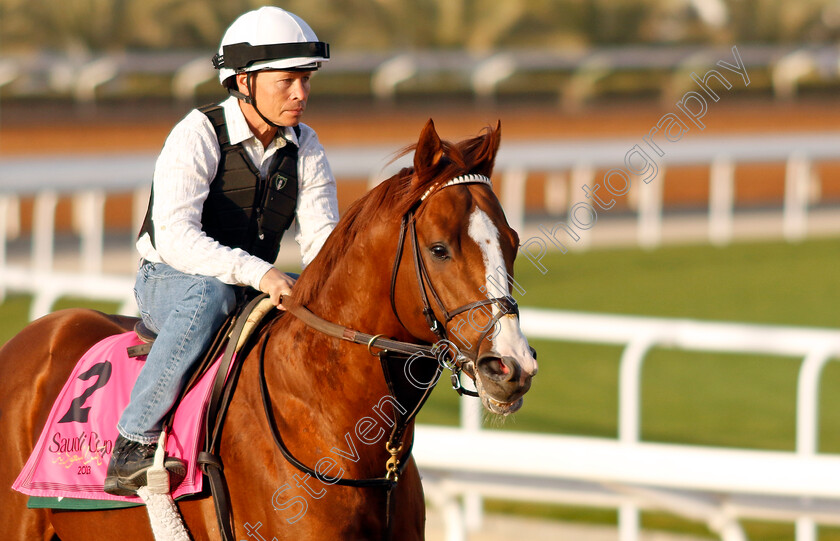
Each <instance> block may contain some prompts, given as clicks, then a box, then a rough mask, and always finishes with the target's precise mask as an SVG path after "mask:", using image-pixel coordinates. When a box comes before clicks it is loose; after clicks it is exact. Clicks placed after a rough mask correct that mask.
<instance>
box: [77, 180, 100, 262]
mask: <svg viewBox="0 0 840 541" xmlns="http://www.w3.org/2000/svg"><path fill="white" fill-rule="evenodd" d="M73 203H74V205H73V206H74V208H73V219H74V221H75V223H76V227H77V228H78V230H79V234H80V235H81V237H82V247H81V256H82V273H83V274H95V273H101V272H102V261H103V258H104V251H105V192H103V191H102V190H90V191H86V192H83V193H80V194H79V195H77V196H76V197H75V198H74V200H73Z"/></svg>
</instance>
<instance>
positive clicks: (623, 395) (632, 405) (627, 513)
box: [618, 336, 655, 541]
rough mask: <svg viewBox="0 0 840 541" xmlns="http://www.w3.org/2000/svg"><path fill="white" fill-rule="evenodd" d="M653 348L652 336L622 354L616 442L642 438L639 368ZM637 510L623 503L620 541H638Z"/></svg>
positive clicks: (629, 443)
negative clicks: (617, 440)
mask: <svg viewBox="0 0 840 541" xmlns="http://www.w3.org/2000/svg"><path fill="white" fill-rule="evenodd" d="M654 344H655V338H654V337H653V336H640V337H638V338H636V339H634V340H633V341H632V342H630V343H629V344H627V347H625V348H624V351H623V352H622V354H621V361H620V364H619V381H618V393H619V397H618V439H619V441H620V442H621V443H623V444H625V445H633V444H634V443H637V442H638V441H639V438H640V437H641V401H642V397H641V389H642V365H643V364H644V361H645V355H647V352H648V351H650V348H652V347H653V346H654ZM639 522H640V521H639V508H638V506H637V505H636V504H634V503H633V502H626V503H623V504H622V505H621V507H620V508H619V510H618V539H619V541H638V539H639Z"/></svg>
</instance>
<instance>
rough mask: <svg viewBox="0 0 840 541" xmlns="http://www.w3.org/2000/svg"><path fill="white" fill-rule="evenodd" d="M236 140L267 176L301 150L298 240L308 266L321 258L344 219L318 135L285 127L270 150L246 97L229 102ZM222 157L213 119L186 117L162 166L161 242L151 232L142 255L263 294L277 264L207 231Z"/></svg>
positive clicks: (157, 206) (157, 214)
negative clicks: (285, 152)
mask: <svg viewBox="0 0 840 541" xmlns="http://www.w3.org/2000/svg"><path fill="white" fill-rule="evenodd" d="M222 107H223V108H224V114H225V122H226V124H227V130H228V135H229V136H230V143H231V144H232V145H235V144H237V143H242V146H243V148H244V149H245V152H246V153H247V155H248V157H249V158H250V159H251V161H252V162H253V163H254V165H256V166H257V168H258V169H259V171H260V175H262V176H263V177H265V176H266V175H267V174H268V168H269V166H270V164H271V160H272V157H273V156H274V153H275V152H276V151H277V149H278V148H282V147H283V146H285V145H287V144H294V145H297V146H298V200H297V207H296V209H295V224H296V225H295V228H296V230H295V241H296V242H297V243H298V245H300V252H301V265H302V266H303V267H305V266H306V265H308V264H309V262H310V261H312V259H313V258H314V257H315V255H316V254H317V253H318V251H319V250H320V249H321V246H322V245H323V244H324V241H325V240H326V239H327V237H328V236H329V234H330V232H331V231H332V230H333V228H334V227H335V224H336V222H337V221H338V203H337V202H336V185H335V178H334V177H333V174H332V171H331V170H330V166H329V163H327V158H326V155H325V153H324V147H323V146H322V145H321V143H320V142H319V141H318V136H317V135H316V134H315V131H314V130H313V129H312V128H310V127H309V126H307V125H305V124H300V130H301V132H300V139H298V137H297V136H296V135H295V132H294V130H293V129H292V128H285V129H281V130H278V134H277V136H276V137H275V138H274V140H273V141H271V143H269V145H268V147H267V148H263V145H262V143H260V141H259V139H257V138H256V136H254V134H253V133H252V132H251V129H250V128H249V127H248V124H247V122H246V121H245V117H244V115H243V114H242V111H241V109H240V108H239V103H238V100H237V99H236V98H234V97H230V98H228V99H227V100H225V101H224V102H222ZM220 158H221V150H220V148H219V142H218V140H217V138H216V132H215V131H214V129H213V125H212V124H211V123H210V120H209V119H208V118H207V116H206V115H204V114H203V113H202V112H200V111H198V110H194V111H192V112H190V113H189V114H188V115H187V116H186V117H185V118H184V119H183V120H181V121H180V122H179V123H178V124H177V125H176V126H175V127H174V128H173V129H172V132H171V133H170V134H169V137H168V138H167V139H166V143H165V144H164V147H163V150H162V151H161V153H160V156H159V157H158V159H157V163H156V164H155V173H154V180H153V186H154V194H155V197H154V205H153V207H152V223H153V226H154V228H155V229H154V233H155V245H154V246H152V242H151V239H150V238H149V235H148V234H144V235H143V236H141V237H140V238H139V239H138V241H137V250H138V251H139V252H140V255H141V256H142V257H143V258H144V259H146V260H148V261H152V262H155V263H166V264H167V265H169V266H171V267H173V268H175V269H177V270H179V271H181V272H184V273H188V274H199V275H204V276H214V277H216V278H218V279H219V280H221V281H222V282H225V283H227V284H244V285H250V286H251V287H253V288H255V289H259V283H260V279H261V278H262V277H263V275H264V274H265V273H266V272H268V270H269V269H270V268H271V265H272V263H273V262H268V261H263V260H262V259H260V258H258V257H256V256H253V255H250V254H248V253H247V252H245V251H243V250H241V249H239V248H235V249H232V248H229V247H227V246H223V245H221V244H219V243H218V242H216V241H215V240H214V239H212V238H210V237H208V236H207V235H206V234H205V233H204V231H203V230H202V229H201V212H202V208H203V206H204V200H205V199H206V198H207V194H208V193H209V191H210V183H211V182H212V180H213V178H214V177H215V176H216V169H217V167H218V165H219V160H220Z"/></svg>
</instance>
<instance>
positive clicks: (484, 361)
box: [478, 354, 519, 383]
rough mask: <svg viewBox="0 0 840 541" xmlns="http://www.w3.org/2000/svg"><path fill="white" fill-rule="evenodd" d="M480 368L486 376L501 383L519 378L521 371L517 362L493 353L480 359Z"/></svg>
mask: <svg viewBox="0 0 840 541" xmlns="http://www.w3.org/2000/svg"><path fill="white" fill-rule="evenodd" d="M478 370H479V371H480V372H481V374H482V375H483V376H484V377H487V378H490V379H491V380H493V381H496V382H500V383H501V382H507V381H511V380H513V379H515V378H517V377H518V376H517V373H518V372H519V368H518V365H517V364H516V363H515V362H513V361H511V360H509V359H505V358H504V357H496V356H493V355H492V354H491V355H487V356H484V357H482V358H480V359H479V360H478Z"/></svg>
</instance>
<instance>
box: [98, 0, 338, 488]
mask: <svg viewBox="0 0 840 541" xmlns="http://www.w3.org/2000/svg"><path fill="white" fill-rule="evenodd" d="M328 59H329V45H328V44H326V43H323V42H320V41H318V38H317V37H316V36H315V33H314V32H313V31H312V29H311V28H310V27H309V25H307V24H306V22H304V21H303V20H302V19H300V18H299V17H298V16H296V15H294V14H292V13H289V12H288V11H285V10H283V9H280V8H277V7H263V8H260V9H258V10H255V11H250V12H248V13H245V14H243V15H242V16H240V17H239V18H238V19H236V20H235V21H234V22H233V23H232V24H231V25H230V27H229V28H228V29H227V31H226V32H225V34H224V37H223V38H222V42H221V46H220V48H219V53H218V54H217V55H216V56H214V58H213V64H214V67H215V68H216V69H218V70H219V80H220V81H221V83H222V85H223V86H224V87H225V88H226V89H227V91H228V93H229V94H230V96H229V97H228V98H227V99H226V100H224V101H222V102H221V103H219V104H217V105H214V106H209V107H202V108H199V109H196V110H193V111H191V112H190V113H189V114H188V115H187V116H186V117H185V118H184V119H183V120H181V121H180V122H179V123H178V124H177V125H176V126H175V127H174V128H173V130H172V132H171V133H170V134H169V136H168V138H167V139H166V143H165V144H164V146H163V150H162V151H161V153H160V156H159V157H158V159H157V163H156V165H155V172H154V180H153V185H152V196H151V199H150V202H149V210H148V211H147V214H146V219H145V222H144V224H143V227H142V229H141V232H140V236H139V238H138V241H137V249H138V251H139V252H140V255H141V257H142V259H141V262H140V267H139V270H138V272H137V280H136V283H135V295H136V298H137V306H138V308H139V309H140V314H141V317H142V319H143V323H144V324H145V325H146V327H148V328H149V329H150V330H151V331H153V332H156V333H157V339H156V340H155V342H154V344H153V346H152V348H151V351H150V352H149V354H148V356H147V358H146V361H145V364H144V366H143V369H142V370H141V372H140V375H139V377H138V378H137V382H136V383H135V385H134V388H133V390H132V392H131V399H130V402H129V404H128V406H127V407H126V409H125V410H124V411H123V413H122V416H121V417H120V420H119V423H118V425H117V428H118V430H119V436H118V438H117V440H116V442H115V445H114V451H113V454H112V456H111V460H110V462H109V464H108V473H107V478H106V479H105V491H106V492H108V493H110V494H117V495H131V494H134V493H135V492H136V491H137V489H138V488H140V487H142V486H143V485H145V484H146V472H147V470H148V469H149V468H150V467H151V465H152V463H153V459H154V452H155V443H156V442H157V440H158V439H159V436H160V433H161V431H162V425H163V419H164V417H165V416H166V414H167V412H168V411H169V410H170V408H171V407H172V406H173V404H174V402H175V401H176V399H177V397H178V395H179V393H180V391H181V390H182V388H183V386H184V385H185V384H186V381H187V379H188V377H189V375H190V373H191V368H192V367H193V366H194V365H195V363H196V362H197V360H198V359H199V358H200V357H201V355H202V353H203V352H204V350H205V349H206V348H207V347H208V346H209V343H210V342H211V340H212V338H213V336H214V334H215V333H216V332H217V330H218V329H219V328H220V327H221V325H222V324H223V323H224V321H225V320H226V319H227V317H228V315H229V314H230V312H231V311H232V310H233V309H234V308H235V307H236V305H237V289H238V288H237V286H250V287H251V288H254V289H257V290H259V291H262V292H264V293H267V294H268V295H269V296H270V298H271V301H272V302H273V303H274V304H275V305H277V306H278V307H279V308H281V309H282V305H281V304H280V302H281V297H282V296H283V295H288V294H289V293H290V292H291V290H292V287H293V285H294V282H295V279H294V278H293V277H291V276H288V275H286V274H284V273H282V272H280V271H279V270H278V269H277V268H275V267H274V266H273V262H274V261H275V259H276V258H277V254H278V250H279V246H280V240H281V237H282V236H283V232H284V231H285V230H286V229H288V228H289V226H290V225H291V222H292V220H293V219H295V221H296V230H295V240H296V241H297V243H298V244H299V245H300V252H301V263H302V266H306V265H307V264H308V263H309V262H310V261H312V259H313V258H314V257H315V255H316V254H317V253H318V251H319V250H320V249H321V246H322V245H323V243H324V241H325V240H326V238H327V236H329V234H330V232H331V231H332V230H333V228H334V227H335V224H336V222H337V221H338V205H337V202H336V184H335V178H334V177H333V174H332V171H331V170H330V166H329V164H328V163H327V158H326V156H325V153H324V148H323V146H321V143H320V142H319V141H318V137H317V135H316V134H315V131H314V130H313V129H312V128H310V127H309V126H307V125H305V124H301V123H300V120H301V115H302V114H303V112H304V110H305V109H306V103H307V98H308V97H309V91H310V78H311V77H312V74H313V72H315V71H316V70H317V69H318V68H319V67H320V66H321V64H322V63H323V62H326V61H327V60H328ZM164 464H165V467H166V469H167V470H169V474H170V478H171V482H172V485H173V486H174V485H175V484H177V483H178V482H180V479H182V478H183V476H184V474H185V472H186V468H185V465H184V464H183V462H182V461H180V460H179V459H177V458H174V457H168V458H167V459H166V461H165V463H164Z"/></svg>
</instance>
